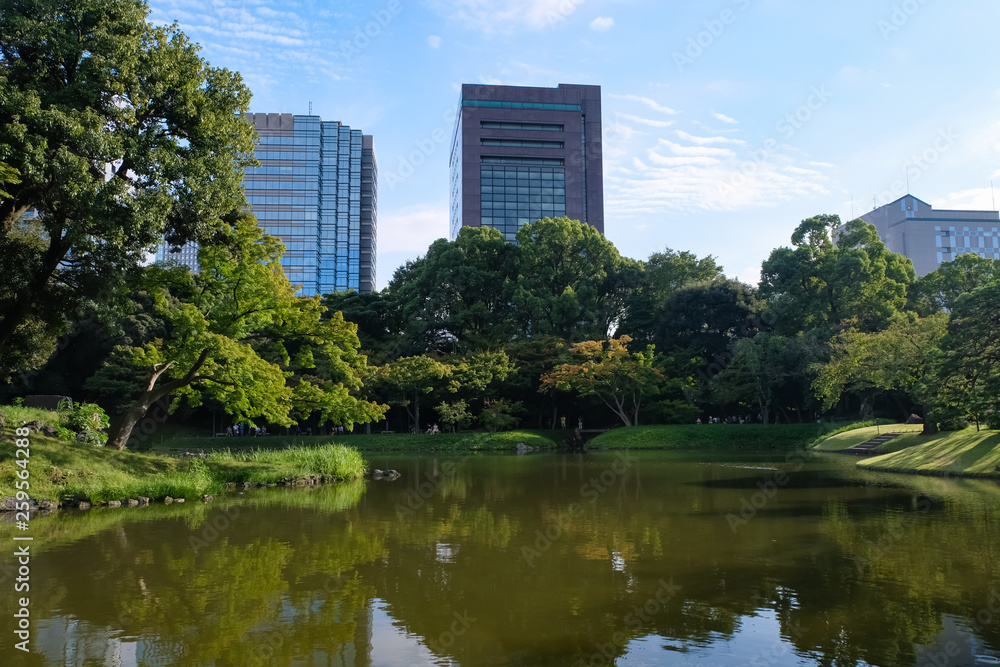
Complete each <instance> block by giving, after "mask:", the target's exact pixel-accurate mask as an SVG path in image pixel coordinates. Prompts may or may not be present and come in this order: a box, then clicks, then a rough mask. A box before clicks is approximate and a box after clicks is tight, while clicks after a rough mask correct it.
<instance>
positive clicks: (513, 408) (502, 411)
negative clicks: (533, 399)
mask: <svg viewBox="0 0 1000 667" xmlns="http://www.w3.org/2000/svg"><path fill="white" fill-rule="evenodd" d="M522 410H523V404H522V403H521V401H515V402H513V403H508V402H507V401H504V400H496V401H491V402H490V403H489V405H488V406H487V407H486V409H485V410H483V414H482V415H481V418H482V420H483V426H485V427H486V429H487V430H488V431H490V432H491V433H495V432H497V431H502V430H504V429H509V428H512V427H514V426H515V425H516V424H517V423H518V422H519V421H521V420H520V419H518V418H517V416H516V415H517V414H518V413H520V412H521V411H522Z"/></svg>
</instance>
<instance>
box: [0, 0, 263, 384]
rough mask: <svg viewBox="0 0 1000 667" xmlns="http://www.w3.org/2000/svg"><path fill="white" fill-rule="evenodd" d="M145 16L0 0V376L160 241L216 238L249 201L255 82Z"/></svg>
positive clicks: (93, 4)
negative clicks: (0, 169) (0, 170)
mask: <svg viewBox="0 0 1000 667" xmlns="http://www.w3.org/2000/svg"><path fill="white" fill-rule="evenodd" d="M147 14H148V7H147V6H146V5H145V4H144V3H142V2H140V1H138V0H58V1H56V2H49V1H47V0H18V1H16V2H15V1H14V0H0V146H4V147H5V148H4V154H3V157H2V159H3V161H4V162H5V163H6V168H5V170H4V172H5V176H3V181H4V182H3V184H2V187H0V190H2V191H3V192H0V273H2V274H3V276H4V281H3V285H2V287H0V376H7V375H9V374H10V373H11V372H13V371H17V370H21V369H25V368H32V367H35V366H37V365H38V364H39V363H40V362H41V361H44V359H45V358H46V357H47V355H48V353H49V352H51V350H52V349H53V348H54V346H53V343H52V338H54V337H55V336H57V335H58V334H60V333H62V332H63V331H65V330H66V328H67V326H68V322H69V320H70V319H71V318H73V317H74V316H76V315H77V314H78V313H79V312H80V310H81V308H82V307H84V306H86V305H87V304H90V303H97V304H102V303H108V302H111V301H114V300H115V297H117V296H120V295H121V294H122V291H123V286H124V285H126V284H127V283H128V282H129V281H130V280H132V279H134V278H135V277H136V275H137V273H138V271H139V268H138V267H139V265H140V264H141V262H142V260H143V258H144V256H145V254H146V253H148V252H149V250H150V249H151V248H152V247H153V246H155V244H156V243H158V242H159V241H160V240H161V239H162V238H163V237H164V235H165V236H166V238H167V239H168V240H169V241H170V242H172V243H175V244H181V243H183V242H185V241H187V240H189V239H198V240H206V241H207V240H210V239H211V237H212V236H213V235H214V234H215V233H216V231H217V230H218V229H219V227H220V222H219V220H220V216H222V215H223V214H226V213H228V212H230V211H232V210H235V209H239V208H240V207H241V206H243V205H244V204H245V198H244V196H243V193H242V190H241V188H240V181H241V179H242V174H243V170H244V168H245V167H247V166H248V165H249V164H251V163H252V161H253V129H252V127H251V126H250V125H249V123H247V122H245V121H244V120H243V119H242V117H241V114H242V113H243V112H245V111H246V110H247V108H248V105H249V101H250V92H249V91H248V90H247V88H246V87H245V86H244V85H243V83H242V81H241V79H240V77H239V75H238V74H236V73H233V72H229V71H227V70H224V69H218V68H212V67H210V66H209V65H208V64H207V63H206V62H205V61H204V60H203V59H202V58H201V57H200V56H199V55H198V47H197V46H196V45H193V44H191V43H190V42H189V41H188V40H187V38H186V37H185V36H184V35H183V34H182V33H181V32H179V31H178V30H177V29H176V28H175V27H169V28H163V27H156V26H152V25H150V24H149V23H148V22H147ZM32 210H33V211H34V212H35V213H37V216H38V218H37V221H35V222H31V223H29V224H26V223H25V221H24V218H23V215H24V214H25V213H27V212H29V211H32Z"/></svg>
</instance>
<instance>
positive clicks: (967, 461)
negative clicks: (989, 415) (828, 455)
mask: <svg viewBox="0 0 1000 667" xmlns="http://www.w3.org/2000/svg"><path fill="white" fill-rule="evenodd" d="M897 441H898V442H897ZM886 447H887V448H889V447H892V450H893V451H890V452H888V453H882V454H881V455H879V456H872V457H869V458H865V459H862V460H861V461H859V462H858V465H859V466H860V467H861V468H868V469H870V470H883V471H887V472H905V473H915V474H925V475H962V476H975V477H979V476H988V477H1000V472H997V470H996V469H997V466H1000V431H995V430H983V431H979V432H977V431H976V429H975V428H968V429H965V430H964V431H948V432H946V433H938V434H935V435H922V434H913V435H904V436H900V437H899V438H897V439H896V440H893V441H891V442H890V443H887V444H886Z"/></svg>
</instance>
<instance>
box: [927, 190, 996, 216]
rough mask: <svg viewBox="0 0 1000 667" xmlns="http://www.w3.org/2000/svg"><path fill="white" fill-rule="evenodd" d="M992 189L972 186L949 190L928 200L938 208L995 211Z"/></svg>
mask: <svg viewBox="0 0 1000 667" xmlns="http://www.w3.org/2000/svg"><path fill="white" fill-rule="evenodd" d="M994 196H995V194H994V191H992V190H991V189H990V188H972V189H970V190H959V191H958V192H951V193H949V194H947V195H945V196H944V197H941V198H940V199H935V200H933V201H931V202H930V204H931V206H933V207H934V208H938V209H946V210H949V209H950V210H957V211H995V210H996V208H995V207H994V204H993V199H994Z"/></svg>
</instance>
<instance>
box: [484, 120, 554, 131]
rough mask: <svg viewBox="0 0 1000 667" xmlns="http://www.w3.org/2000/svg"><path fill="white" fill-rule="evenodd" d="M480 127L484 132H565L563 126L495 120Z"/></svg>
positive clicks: (485, 121)
mask: <svg viewBox="0 0 1000 667" xmlns="http://www.w3.org/2000/svg"><path fill="white" fill-rule="evenodd" d="M479 127H481V128H483V129H484V130H541V131H544V132H562V131H563V126H562V125H557V124H555V123H508V122H502V121H493V120H483V121H480V122H479Z"/></svg>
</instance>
